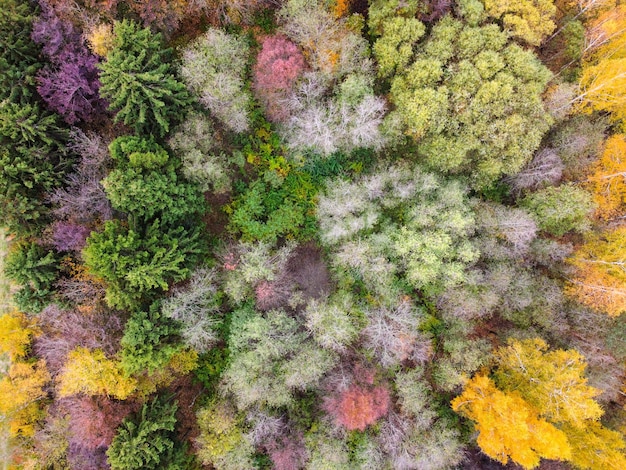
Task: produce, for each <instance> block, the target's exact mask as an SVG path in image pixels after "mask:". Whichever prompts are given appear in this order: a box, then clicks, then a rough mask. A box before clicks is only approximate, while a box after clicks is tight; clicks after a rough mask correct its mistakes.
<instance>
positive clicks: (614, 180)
mask: <svg viewBox="0 0 626 470" xmlns="http://www.w3.org/2000/svg"><path fill="white" fill-rule="evenodd" d="M625 47H626V46H625ZM587 187H588V188H589V190H590V191H591V193H592V194H593V198H594V201H595V202H596V205H597V209H596V214H597V215H598V216H599V217H601V218H602V219H605V220H608V219H612V218H613V217H619V216H622V215H624V214H625V213H626V135H624V134H618V135H614V136H612V137H610V138H609V139H607V141H606V145H605V147H604V152H603V153H602V157H601V158H600V160H598V161H597V162H596V164H595V166H594V169H593V173H592V174H591V176H590V177H589V179H588V181H587Z"/></svg>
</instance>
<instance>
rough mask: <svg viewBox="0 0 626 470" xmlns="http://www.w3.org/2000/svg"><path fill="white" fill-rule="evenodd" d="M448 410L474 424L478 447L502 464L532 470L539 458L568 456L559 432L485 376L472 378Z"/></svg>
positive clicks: (522, 401)
mask: <svg viewBox="0 0 626 470" xmlns="http://www.w3.org/2000/svg"><path fill="white" fill-rule="evenodd" d="M452 409H453V410H454V411H456V412H458V413H460V414H462V415H464V416H466V417H468V418H469V419H471V420H472V421H474V422H475V424H476V430H477V431H478V433H479V434H478V438H477V442H478V445H479V446H480V448H481V449H482V451H483V452H484V453H485V454H487V455H488V456H489V457H491V458H492V459H495V460H497V461H499V462H502V463H503V464H506V463H507V462H508V461H509V459H511V460H512V461H513V462H515V463H517V464H519V465H521V466H522V467H524V468H534V467H536V466H537V465H539V462H540V460H541V458H547V459H555V460H565V459H569V458H570V457H571V452H570V446H569V444H568V442H567V437H566V436H565V434H564V433H563V432H562V431H560V430H559V429H557V428H556V427H555V426H554V425H552V424H550V423H549V422H547V421H546V420H544V419H542V418H540V417H539V413H538V412H537V410H536V409H535V408H533V407H532V406H531V405H529V404H528V403H527V402H526V401H524V400H523V399H522V398H521V397H520V396H519V394H517V393H515V392H509V393H505V392H502V391H500V390H498V389H497V388H496V386H495V384H494V383H493V381H492V380H491V379H489V377H486V376H484V375H476V376H474V377H473V378H472V379H471V380H470V381H469V382H468V383H467V384H466V385H465V389H464V390H463V393H462V394H461V395H459V396H458V397H456V398H455V399H454V400H452Z"/></svg>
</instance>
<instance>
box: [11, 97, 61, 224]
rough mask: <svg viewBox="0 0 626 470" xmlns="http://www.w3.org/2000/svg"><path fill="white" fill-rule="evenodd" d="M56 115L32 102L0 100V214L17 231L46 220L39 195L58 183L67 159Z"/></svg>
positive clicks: (44, 207) (41, 198)
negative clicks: (44, 110) (19, 102)
mask: <svg viewBox="0 0 626 470" xmlns="http://www.w3.org/2000/svg"><path fill="white" fill-rule="evenodd" d="M66 137H67V132H66V130H65V129H63V128H62V127H61V125H60V123H59V119H58V116H56V115H54V114H51V113H48V112H42V111H40V109H39V107H38V106H37V105H36V104H35V105H31V104H17V103H11V102H9V101H6V100H5V101H3V102H1V103H0V166H1V167H2V170H3V171H2V172H1V173H0V216H2V218H3V221H4V224H5V225H7V226H8V227H9V229H10V230H11V231H13V232H15V233H21V234H25V233H29V232H33V231H34V230H35V228H37V227H38V226H39V224H41V223H42V222H44V221H45V220H46V215H47V210H48V208H47V207H46V205H45V204H44V201H43V196H44V194H45V193H46V192H48V191H50V190H52V189H54V188H55V187H58V186H60V184H61V181H62V177H63V173H64V171H65V169H66V168H67V165H68V163H69V162H70V161H69V159H67V158H66V157H67V155H66V150H65V148H64V146H65V140H66Z"/></svg>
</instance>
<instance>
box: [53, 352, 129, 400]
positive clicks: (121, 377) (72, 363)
mask: <svg viewBox="0 0 626 470" xmlns="http://www.w3.org/2000/svg"><path fill="white" fill-rule="evenodd" d="M57 381H58V384H59V389H58V390H59V395H60V396H62V397H67V396H70V395H76V394H79V393H84V394H87V395H107V396H112V397H114V398H117V399H118V400H125V399H127V398H128V397H129V396H130V395H132V394H133V393H134V392H135V389H136V388H137V381H136V380H135V379H133V378H131V377H128V376H127V375H126V374H125V373H124V370H123V368H122V366H121V364H119V363H118V362H117V361H115V360H113V359H109V358H107V357H106V355H105V354H104V352H103V351H102V350H101V349H94V350H89V349H86V348H83V347H78V348H76V349H74V350H73V351H71V352H70V353H69V354H68V355H67V360H66V362H65V366H64V368H63V371H62V372H61V374H60V375H59V377H58V378H57Z"/></svg>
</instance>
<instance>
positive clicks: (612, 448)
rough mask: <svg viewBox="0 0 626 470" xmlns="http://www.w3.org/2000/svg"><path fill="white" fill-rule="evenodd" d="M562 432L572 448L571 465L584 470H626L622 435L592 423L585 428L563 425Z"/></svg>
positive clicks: (624, 446)
mask: <svg viewBox="0 0 626 470" xmlns="http://www.w3.org/2000/svg"><path fill="white" fill-rule="evenodd" d="M563 431H564V432H565V434H567V439H568V441H569V443H570V445H571V447H572V464H574V466H575V467H576V468H580V469H584V470H621V469H624V468H626V455H625V454H624V450H626V442H624V438H623V437H622V434H620V433H619V432H617V431H612V430H611V429H607V428H605V427H604V426H602V424H600V423H598V422H596V421H593V422H590V423H587V425H586V426H585V427H582V428H579V427H576V426H571V425H565V426H563Z"/></svg>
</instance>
